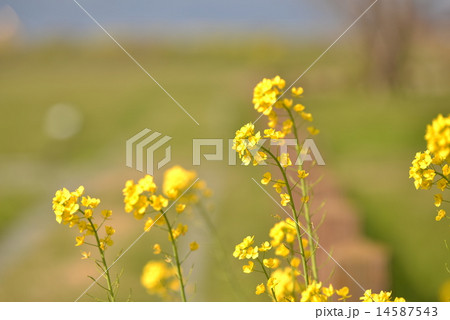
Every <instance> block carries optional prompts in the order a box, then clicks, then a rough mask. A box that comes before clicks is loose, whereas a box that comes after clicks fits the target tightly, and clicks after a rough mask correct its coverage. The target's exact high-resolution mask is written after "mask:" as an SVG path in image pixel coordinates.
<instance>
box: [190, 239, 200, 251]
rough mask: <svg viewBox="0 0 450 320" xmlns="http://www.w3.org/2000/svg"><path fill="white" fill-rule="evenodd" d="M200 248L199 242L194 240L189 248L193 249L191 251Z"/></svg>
mask: <svg viewBox="0 0 450 320" xmlns="http://www.w3.org/2000/svg"><path fill="white" fill-rule="evenodd" d="M198 248H199V245H198V243H197V242H195V241H193V242H191V243H190V244H189V249H191V251H195V250H197V249H198Z"/></svg>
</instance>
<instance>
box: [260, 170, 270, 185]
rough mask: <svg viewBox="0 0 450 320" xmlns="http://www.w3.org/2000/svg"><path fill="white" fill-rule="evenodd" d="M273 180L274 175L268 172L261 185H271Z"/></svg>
mask: <svg viewBox="0 0 450 320" xmlns="http://www.w3.org/2000/svg"><path fill="white" fill-rule="evenodd" d="M271 180H272V174H271V173H270V172H266V173H264V175H263V178H262V179H261V183H262V184H264V185H266V184H269V182H270V181H271Z"/></svg>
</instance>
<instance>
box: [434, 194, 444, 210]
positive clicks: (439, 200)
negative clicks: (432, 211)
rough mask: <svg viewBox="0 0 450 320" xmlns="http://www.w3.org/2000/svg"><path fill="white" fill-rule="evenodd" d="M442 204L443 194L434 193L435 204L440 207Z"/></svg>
mask: <svg viewBox="0 0 450 320" xmlns="http://www.w3.org/2000/svg"><path fill="white" fill-rule="evenodd" d="M441 204H442V194H435V195H434V205H435V206H436V207H438V208H439V207H440V206H441Z"/></svg>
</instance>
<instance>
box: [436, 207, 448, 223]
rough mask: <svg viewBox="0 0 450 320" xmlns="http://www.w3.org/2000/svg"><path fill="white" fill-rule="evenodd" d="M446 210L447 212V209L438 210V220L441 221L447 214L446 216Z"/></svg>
mask: <svg viewBox="0 0 450 320" xmlns="http://www.w3.org/2000/svg"><path fill="white" fill-rule="evenodd" d="M446 214H447V213H446V212H445V210H442V209H441V210H439V211H438V213H437V216H436V221H441V220H442V218H444V217H445V216H446Z"/></svg>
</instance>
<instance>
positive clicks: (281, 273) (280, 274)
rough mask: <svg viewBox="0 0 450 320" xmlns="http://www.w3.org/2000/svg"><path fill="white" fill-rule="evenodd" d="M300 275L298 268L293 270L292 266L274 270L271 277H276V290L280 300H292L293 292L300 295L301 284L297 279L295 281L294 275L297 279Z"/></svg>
mask: <svg viewBox="0 0 450 320" xmlns="http://www.w3.org/2000/svg"><path fill="white" fill-rule="evenodd" d="M299 275H300V272H298V270H292V268H290V267H286V268H278V269H276V270H275V271H274V272H272V274H271V275H270V278H271V279H275V280H274V282H273V284H274V285H276V290H274V291H275V295H276V297H277V300H278V301H292V300H293V297H292V295H293V294H294V295H295V296H298V295H300V284H299V282H298V281H296V280H295V281H293V277H294V278H295V279H296V278H297V277H298V276H299ZM269 284H270V283H268V285H267V286H268V287H269ZM272 288H273V287H272Z"/></svg>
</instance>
